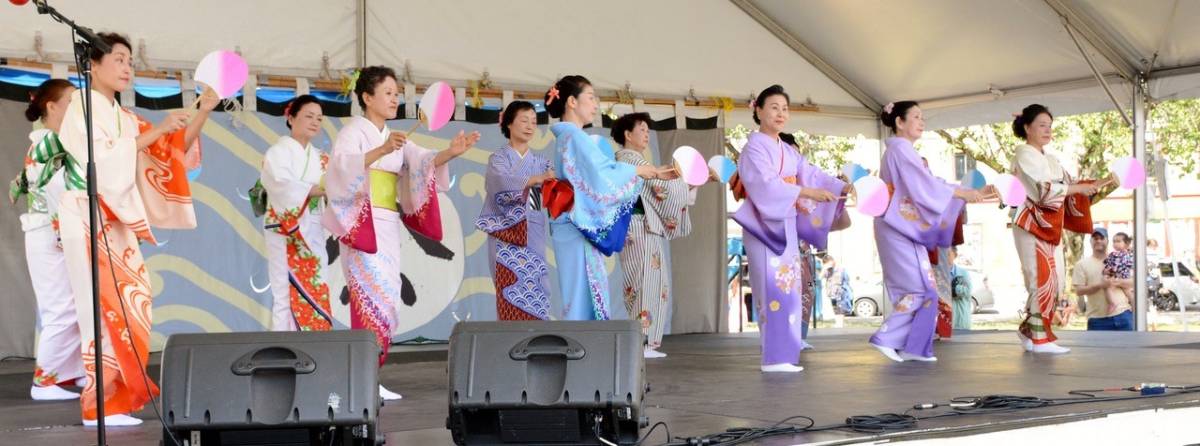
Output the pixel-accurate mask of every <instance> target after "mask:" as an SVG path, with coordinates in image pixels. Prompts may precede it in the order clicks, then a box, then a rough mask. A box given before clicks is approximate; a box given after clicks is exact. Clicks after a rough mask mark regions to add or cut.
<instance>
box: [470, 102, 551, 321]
mask: <svg viewBox="0 0 1200 446" xmlns="http://www.w3.org/2000/svg"><path fill="white" fill-rule="evenodd" d="M500 132H501V133H503V134H504V137H505V138H508V145H506V146H504V147H502V148H500V150H497V151H496V152H495V153H493V154H492V156H490V157H488V167H487V175H486V177H485V180H484V181H485V187H486V191H487V192H486V195H485V196H486V197H487V198H486V199H485V200H484V203H483V210H482V211H481V212H480V213H479V218H478V219H476V220H475V227H477V228H479V230H480V231H483V232H486V233H487V234H488V239H489V240H488V265H490V266H491V268H492V278H493V280H494V281H495V286H496V318H497V319H499V320H502V321H527V320H547V319H549V318H550V276H549V266H547V264H546V214H545V213H544V212H543V211H542V202H541V201H542V194H541V190H542V183H543V182H545V181H546V180H548V179H551V178H554V170H553V169H554V167H553V166H551V165H550V161H549V160H547V159H546V158H543V157H542V156H541V155H536V154H533V153H529V141H531V140H533V136H534V135H535V134H536V133H537V112H536V111H535V110H534V108H533V104H530V103H529V102H525V101H516V102H513V103H511V104H508V106H507V107H505V108H504V113H503V114H502V115H501V118H500Z"/></svg>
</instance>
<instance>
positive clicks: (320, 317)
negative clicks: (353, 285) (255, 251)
mask: <svg viewBox="0 0 1200 446" xmlns="http://www.w3.org/2000/svg"><path fill="white" fill-rule="evenodd" d="M283 114H284V117H285V118H286V119H287V127H288V129H291V135H289V136H283V137H280V138H279V142H276V143H275V145H273V146H271V148H269V149H267V153H266V155H265V156H263V167H262V178H261V181H262V185H263V188H264V189H266V191H267V213H266V218H265V219H264V221H263V223H264V229H263V238H264V239H265V240H266V244H267V267H268V272H269V274H270V277H271V294H272V295H273V296H274V303H273V304H272V306H271V329H272V330H275V331H296V330H300V331H310V330H317V331H324V330H329V329H331V328H333V316H332V314H331V312H330V308H329V286H328V285H327V284H326V282H325V278H324V276H323V275H322V271H321V269H322V267H323V266H325V264H326V262H325V229H324V228H322V227H321V213H322V211H323V210H324V208H325V206H324V197H325V189H324V188H323V187H322V181H323V180H324V177H325V164H326V163H328V161H329V157H328V155H326V154H324V153H322V152H321V151H320V150H319V149H317V148H316V147H313V145H312V143H311V142H312V139H313V138H314V137H316V136H317V134H319V133H320V132H321V122H322V121H323V120H324V119H325V117H324V115H323V114H322V113H321V103H320V102H318V101H317V98H316V97H314V96H312V95H302V96H299V97H297V98H296V99H293V100H292V101H291V102H289V103H288V105H287V106H286V107H285V108H284V111H283Z"/></svg>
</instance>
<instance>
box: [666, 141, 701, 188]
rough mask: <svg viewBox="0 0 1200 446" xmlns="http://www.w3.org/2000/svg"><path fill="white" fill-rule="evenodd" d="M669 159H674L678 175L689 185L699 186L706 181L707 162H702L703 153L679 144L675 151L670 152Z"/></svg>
mask: <svg viewBox="0 0 1200 446" xmlns="http://www.w3.org/2000/svg"><path fill="white" fill-rule="evenodd" d="M671 159H673V160H674V161H675V170H676V171H678V172H679V177H680V178H683V182H685V183H687V184H688V185H689V186H700V185H702V184H704V183H707V182H708V164H707V163H705V162H704V155H701V154H700V152H699V151H698V150H696V149H695V148H693V147H692V146H679V148H677V149H675V153H673V154H671Z"/></svg>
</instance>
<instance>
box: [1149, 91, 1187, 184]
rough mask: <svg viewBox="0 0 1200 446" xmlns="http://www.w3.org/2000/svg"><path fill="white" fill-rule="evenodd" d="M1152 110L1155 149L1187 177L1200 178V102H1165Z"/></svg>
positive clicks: (1151, 122) (1155, 105) (1150, 117)
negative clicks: (1199, 164) (1194, 176)
mask: <svg viewBox="0 0 1200 446" xmlns="http://www.w3.org/2000/svg"><path fill="white" fill-rule="evenodd" d="M1152 107H1153V108H1151V109H1150V114H1149V115H1148V118H1149V126H1150V129H1151V130H1152V131H1153V132H1154V134H1155V148H1156V149H1157V150H1159V151H1160V153H1161V154H1162V155H1163V157H1164V158H1166V159H1167V162H1168V163H1170V164H1171V165H1173V166H1175V167H1177V168H1179V169H1181V170H1182V171H1183V172H1184V174H1185V175H1189V174H1191V175H1196V178H1200V169H1197V167H1200V166H1197V163H1200V156H1197V153H1198V152H1200V99H1184V100H1174V101H1162V102H1158V103H1155V104H1153V105H1152Z"/></svg>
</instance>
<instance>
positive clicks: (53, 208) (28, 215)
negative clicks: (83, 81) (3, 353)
mask: <svg viewBox="0 0 1200 446" xmlns="http://www.w3.org/2000/svg"><path fill="white" fill-rule="evenodd" d="M74 92H75V86H74V85H72V84H71V83H70V82H68V81H66V80H63V79H50V80H47V81H46V82H43V83H42V85H41V86H39V87H38V88H37V90H36V91H34V93H33V97H32V100H31V101H30V102H29V108H28V109H27V110H26V111H25V117H26V118H28V119H29V120H30V121H39V120H40V121H41V122H42V126H43V127H44V128H42V129H40V130H35V131H33V132H32V133H30V134H29V141H30V142H31V143H32V145H31V146H30V147H29V151H28V152H26V154H25V166H24V169H22V170H21V173H20V174H19V175H18V176H17V178H16V179H15V180H13V182H12V187H10V188H9V199H10V200H11V201H12V202H13V203H14V204H15V203H16V202H17V200H18V199H21V198H22V197H26V198H27V203H28V210H27V212H25V213H24V214H21V230H23V231H24V232H25V261H26V262H27V263H28V264H29V279H30V280H31V282H32V284H33V295H34V297H35V298H36V299H37V306H38V320H39V321H40V322H41V327H42V333H41V336H40V337H39V338H38V345H37V367H35V368H34V370H33V386H32V387H30V389H29V396H30V397H31V398H33V399H35V400H70V399H75V398H79V394H78V393H75V392H71V391H68V390H66V389H63V388H62V387H60V386H63V385H70V384H75V385H80V386H82V384H83V383H84V381H86V380H84V379H83V376H84V373H83V359H82V358H81V357H80V354H81V350H80V344H79V325H78V321H77V320H76V317H75V298H74V297H73V296H72V293H71V283H70V282H69V281H68V280H67V278H68V276H67V265H66V258H65V257H63V250H62V245H61V243H59V236H58V227H59V225H58V201H59V199H60V198H61V196H62V193H63V192H65V191H66V190H67V186H66V182H67V181H70V182H71V183H72V187H74V188H76V189H80V188H83V187H84V184H85V183H84V179H83V175H82V172H80V171H78V170H75V169H74V167H75V166H74V165H72V164H69V163H67V160H66V156H67V154H66V152H65V151H63V148H62V143H60V142H59V139H58V131H59V128H60V127H61V125H62V121H63V115H65V114H66V112H67V106H68V104H70V102H71V93H74ZM68 167H69V168H68Z"/></svg>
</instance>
